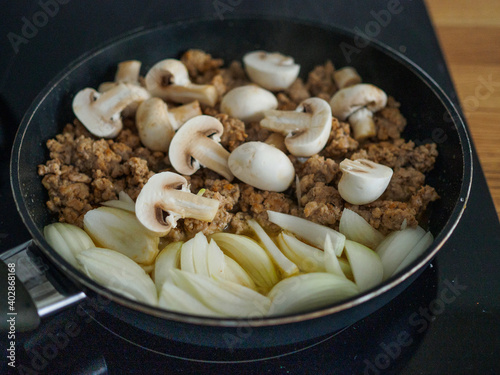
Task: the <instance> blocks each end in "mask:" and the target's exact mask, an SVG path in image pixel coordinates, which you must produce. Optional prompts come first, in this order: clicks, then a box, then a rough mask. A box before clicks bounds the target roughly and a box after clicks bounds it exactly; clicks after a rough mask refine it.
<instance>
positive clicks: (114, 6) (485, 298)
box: [0, 0, 500, 374]
mask: <svg viewBox="0 0 500 375" xmlns="http://www.w3.org/2000/svg"><path fill="white" fill-rule="evenodd" d="M65 2H66V3H65V4H59V3H56V2H55V0H54V1H51V0H47V1H41V2H38V1H9V2H3V4H2V11H1V14H0V122H1V126H0V163H1V164H0V202H1V203H0V212H1V214H0V215H1V216H0V251H4V250H6V249H9V248H10V247H12V246H14V245H17V244H19V243H21V242H22V241H23V240H25V239H27V238H29V235H28V233H27V231H26V230H25V229H24V227H23V225H22V223H21V221H20V219H19V217H18V216H17V213H16V210H15V206H14V203H13V201H12V197H11V195H10V189H9V181H8V179H9V172H8V159H9V153H10V145H11V143H12V139H13V137H14V134H15V131H16V129H17V125H18V124H19V122H20V120H21V118H22V116H23V114H24V112H25V111H26V109H27V108H28V106H29V105H30V104H31V102H32V101H33V100H34V98H35V97H36V95H37V93H38V92H39V91H40V90H41V89H42V88H43V87H44V86H45V85H46V84H47V83H48V82H49V81H50V80H51V79H52V78H53V77H54V76H55V75H56V74H57V73H58V72H59V71H61V70H62V69H63V68H64V67H65V66H66V65H68V64H69V63H70V62H71V61H73V60H75V59H76V58H77V57H79V56H80V55H82V54H83V53H85V52H87V51H89V50H91V49H93V48H95V47H97V46H99V45H101V44H103V43H104V42H107V41H109V40H111V39H113V38H116V37H118V36H120V35H122V34H124V33H127V32H130V31H132V30H137V29H141V28H144V27H150V26H154V25H156V24H161V23H168V22H174V21H177V20H183V19H193V18H217V17H219V18H220V17H222V18H228V17H241V16H244V15H249V14H253V13H255V14H268V15H281V16H284V17H289V18H299V19H306V20H315V21H317V22H320V23H330V24H335V25H339V26H342V27H345V28H347V29H350V30H356V28H359V29H361V30H363V29H364V28H365V27H366V25H367V24H368V23H369V22H371V21H373V20H374V19H375V18H374V14H378V12H380V11H381V10H384V9H388V6H390V4H391V2H390V1H370V2H366V1H348V0H345V1H312V0H303V1H272V2H264V1H251V0H221V1H212V0H209V1H182V2H181V1H175V2H174V1H151V0H150V1H141V2H138V1H135V2H134V1H131V0H122V1H109V0H107V1H106V0H103V1H82V0H71V1H67V0H66V1H65ZM42 3H43V4H45V5H44V6H42V5H41V4H42ZM54 4H56V5H54ZM392 4H394V3H392ZM400 6H401V7H402V11H401V12H400V13H399V14H397V15H393V16H391V19H390V20H389V21H388V22H387V24H386V25H385V26H384V27H381V28H380V32H379V33H378V34H377V35H376V39H378V40H380V41H382V42H384V43H386V44H388V45H389V46H391V47H392V48H394V49H395V50H399V51H401V52H403V53H404V54H405V55H407V56H408V57H410V58H411V59H412V60H414V61H415V62H416V63H417V64H418V65H420V66H421V67H423V69H424V70H426V71H427V72H428V73H429V74H430V76H431V77H433V78H434V79H435V80H436V81H437V82H438V83H439V84H440V85H441V86H442V88H443V90H444V91H445V92H447V93H448V94H449V95H450V97H451V99H452V100H454V101H455V102H457V97H456V94H455V91H454V88H453V85H452V82H451V80H450V78H449V74H448V72H447V69H446V65H445V63H444V60H443V57H442V54H441V52H440V50H439V45H438V43H437V40H436V38H435V35H434V33H433V30H432V25H431V24H430V21H429V19H428V16H427V12H426V10H425V7H424V5H423V4H422V2H421V1H416V0H415V1H410V0H406V1H401V2H400ZM44 7H45V8H46V9H50V12H51V13H53V16H47V20H46V24H45V25H44V26H40V27H37V28H36V30H33V29H32V30H31V34H30V30H27V29H26V30H24V31H25V33H24V35H23V25H26V21H25V20H24V19H23V18H25V19H26V20H28V21H34V17H35V18H36V19H38V21H39V22H42V23H43V22H44V18H43V15H40V14H39V13H40V12H45V13H46V14H47V13H49V12H48V11H46V10H44ZM47 7H49V8H47ZM37 14H38V16H37ZM9 33H13V34H16V35H18V36H19V37H22V38H25V41H26V43H22V44H19V45H18V49H19V50H18V52H17V53H16V51H15V50H14V48H13V46H12V44H11V42H10V41H9V37H8V35H9ZM13 34H10V35H11V37H12V35H13ZM35 34H36V35H35ZM270 37H272V36H270ZM457 104H458V103H457ZM475 161H476V164H475V172H474V184H473V189H472V192H471V199H470V202H469V204H468V208H467V210H466V212H465V214H464V217H463V219H462V221H461V223H460V224H459V226H458V227H457V229H456V230H455V233H454V235H453V236H452V238H451V239H450V241H449V242H448V244H447V245H446V246H445V247H444V248H443V249H442V250H441V251H440V253H439V255H438V256H437V258H436V259H435V261H434V262H433V263H432V266H431V267H429V268H428V269H427V270H426V271H425V272H424V273H423V274H422V276H421V277H420V278H419V279H418V280H417V281H416V282H415V283H414V284H412V286H411V287H409V288H408V289H407V290H406V291H405V292H404V293H403V294H402V295H401V296H399V297H398V298H396V299H395V300H393V301H392V302H391V303H389V304H388V305H387V306H385V307H384V308H383V309H381V310H379V311H378V312H376V313H375V314H372V315H371V316H369V317H367V318H366V319H364V320H362V321H360V322H359V323H357V324H355V325H353V326H351V327H349V328H348V329H347V330H345V331H343V332H342V333H339V334H338V335H337V336H336V337H334V338H329V339H327V338H324V339H325V340H326V341H324V342H323V343H320V344H318V345H316V346H314V347H312V348H309V349H306V350H303V351H301V352H299V353H295V354H292V355H288V356H285V357H280V358H276V359H273V360H267V361H262V362H256V363H248V364H240V365H224V366H220V365H215V364H210V365H206V364H200V363H194V362H186V361H182V360H177V359H173V358H169V357H164V356H160V355H157V354H154V353H151V352H147V351H145V350H142V349H138V348H136V347H135V346H133V345H131V344H127V343H126V342H125V341H122V340H121V339H119V338H117V337H115V336H113V335H112V334H110V333H109V332H107V331H106V330H105V329H103V328H102V327H100V326H98V325H96V324H95V323H94V322H92V321H90V320H88V319H84V318H82V317H81V316H79V315H77V314H76V313H75V310H72V309H70V310H68V311H66V312H63V313H61V314H59V315H56V316H55V317H54V318H52V319H51V320H49V321H47V322H45V323H44V325H43V326H42V327H40V329H39V330H38V331H37V332H35V333H32V334H25V335H24V336H22V337H21V338H20V342H19V348H18V355H19V358H18V359H19V361H20V362H19V363H21V364H26V365H27V366H29V365H30V363H31V362H30V361H32V358H33V353H34V352H35V351H34V349H36V348H38V349H39V350H41V349H43V347H44V340H47V334H46V333H47V332H49V331H50V330H51V329H60V327H61V326H63V327H64V324H66V323H67V322H68V321H69V320H71V319H74V320H76V322H77V324H78V326H79V327H80V328H81V329H82V332H81V333H80V334H79V335H78V337H77V338H75V339H73V340H72V341H71V342H70V343H69V344H68V346H67V347H65V348H64V350H63V349H61V350H60V351H61V353H59V355H58V356H57V358H56V359H54V360H53V361H51V363H50V364H48V365H47V367H45V370H44V371H43V373H45V372H49V373H54V374H56V373H57V374H65V373H68V374H71V373H79V370H77V369H76V367H75V366H77V365H76V363H79V364H78V366H77V367H79V368H80V369H82V368H86V370H89V369H90V368H94V369H95V371H94V372H93V373H96V374H97V373H106V372H105V371H108V373H112V374H123V373H149V374H152V373H186V374H187V373H200V372H201V371H202V369H203V371H204V372H207V373H221V372H222V373H259V374H263V373H269V374H281V373H282V374H286V373H290V374H292V373H300V374H308V373H319V374H327V373H328V374H329V373H342V374H343V373H363V371H365V370H366V371H369V372H368V373H376V372H375V371H379V370H378V369H376V370H367V366H369V365H368V364H369V363H374V361H375V360H376V358H377V356H378V355H380V353H387V351H384V350H385V349H384V347H385V348H386V349H387V348H388V347H389V348H390V347H391V344H394V343H395V342H396V343H397V342H398V341H400V342H401V345H399V346H400V352H399V353H397V355H394V358H393V359H392V358H391V360H390V364H389V365H388V368H387V369H386V371H385V372H388V373H401V374H415V373H420V374H446V373H448V374H494V373H500V361H499V360H498V357H497V353H498V352H499V350H500V341H499V340H500V319H499V313H500V303H499V301H500V298H499V297H498V295H499V293H500V280H499V277H498V269H499V268H500V253H499V250H500V226H499V224H498V218H497V216H496V213H495V210H494V209H493V203H492V201H491V197H490V195H489V192H488V190H487V187H486V183H485V180H484V176H483V174H482V171H481V169H480V166H479V163H478V162H477V158H475ZM450 283H451V284H452V285H465V286H466V287H467V288H466V289H465V290H464V291H462V292H460V294H459V295H458V296H457V298H456V299H455V300H454V301H453V302H452V303H450V304H448V305H446V306H445V309H444V310H443V311H442V312H440V313H439V314H437V313H436V314H435V315H433V316H430V319H428V320H427V319H425V318H423V316H424V315H425V311H424V310H425V309H428V308H429V306H430V304H431V302H432V300H433V299H435V298H436V297H437V296H439V295H440V294H441V293H442V292H443V290H446V289H448V290H449V288H450V287H449V285H450ZM421 309H424V310H421ZM422 319H423V320H422ZM425 322H427V323H426V324H425V325H424V323H425ZM54 327H56V328H54ZM58 327H59V328H58ZM405 333H408V334H409V338H408V337H406V336H405ZM131 337H133V334H132V333H131ZM2 339H3V338H2ZM405 339H406V340H405ZM402 343H409V344H408V345H402ZM2 345H3V344H2ZM384 345H385V346H384ZM3 348H4V347H3V346H2V359H0V363H2V364H3V366H4V367H3V368H6V367H5V364H4V363H3V362H2V361H4V358H5V357H4V355H3V353H4V349H3ZM392 348H393V354H394V353H395V352H396V349H395V346H394V345H392ZM387 350H389V349H387ZM187 356H188V355H187ZM3 368H0V372H2V371H1V370H2V369H3ZM70 368H71V370H70ZM370 371H371V372H370ZM380 372H382V371H380ZM40 373H42V372H40Z"/></svg>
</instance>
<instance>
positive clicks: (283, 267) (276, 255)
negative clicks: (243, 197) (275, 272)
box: [247, 220, 299, 277]
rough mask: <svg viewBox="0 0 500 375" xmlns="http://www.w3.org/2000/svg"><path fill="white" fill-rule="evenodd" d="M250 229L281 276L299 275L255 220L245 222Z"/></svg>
mask: <svg viewBox="0 0 500 375" xmlns="http://www.w3.org/2000/svg"><path fill="white" fill-rule="evenodd" d="M247 223H248V225H249V226H250V228H252V229H253V231H254V232H255V234H256V235H257V237H258V238H259V240H260V241H261V242H262V244H263V245H264V249H265V250H266V251H267V253H268V255H269V256H270V257H271V259H272V260H273V261H274V263H275V264H276V266H277V267H278V269H279V270H280V271H281V272H282V274H283V276H285V277H289V276H292V275H296V274H298V273H299V268H298V267H297V265H296V264H295V263H293V262H292V261H290V259H288V258H287V257H286V256H285V255H283V253H282V252H281V250H280V249H279V248H278V246H276V244H275V243H274V242H273V240H272V239H271V237H269V235H268V234H267V233H266V231H265V230H264V229H262V227H261V226H260V225H259V223H257V222H256V221H255V220H248V221H247Z"/></svg>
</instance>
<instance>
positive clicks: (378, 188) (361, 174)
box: [338, 159, 393, 204]
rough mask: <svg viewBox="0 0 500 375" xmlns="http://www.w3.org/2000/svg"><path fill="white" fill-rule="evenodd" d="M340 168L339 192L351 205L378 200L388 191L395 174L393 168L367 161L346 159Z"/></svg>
mask: <svg viewBox="0 0 500 375" xmlns="http://www.w3.org/2000/svg"><path fill="white" fill-rule="evenodd" d="M339 166H340V170H341V171H342V177H341V179H340V181H339V185H338V190H339V193H340V195H341V197H342V198H344V200H346V201H347V202H349V203H351V204H367V203H371V202H373V201H375V200H377V199H378V198H379V197H380V196H381V195H382V194H383V193H384V191H385V189H387V186H388V185H389V182H390V181H391V177H392V173H393V171H392V169H391V168H389V167H387V166H385V165H382V164H378V163H375V162H373V161H371V160H366V159H357V160H354V161H353V160H349V159H344V160H343V161H342V162H341V163H340V165H339Z"/></svg>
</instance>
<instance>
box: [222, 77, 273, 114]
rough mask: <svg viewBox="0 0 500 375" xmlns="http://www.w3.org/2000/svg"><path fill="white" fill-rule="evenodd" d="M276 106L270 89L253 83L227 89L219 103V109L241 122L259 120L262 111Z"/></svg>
mask: <svg viewBox="0 0 500 375" xmlns="http://www.w3.org/2000/svg"><path fill="white" fill-rule="evenodd" d="M276 108H278V100H277V99H276V97H275V96H274V94H273V93H272V92H270V91H267V90H264V89H263V88H261V87H258V86H254V85H247V86H240V87H236V88H234V89H232V90H231V91H229V92H228V93H227V94H226V95H224V97H223V98H222V101H221V103H220V110H221V112H223V113H227V114H228V115H229V116H232V117H236V118H237V119H240V120H241V121H243V122H252V121H260V120H261V119H262V118H263V117H264V113H263V112H264V111H265V110H268V109H276Z"/></svg>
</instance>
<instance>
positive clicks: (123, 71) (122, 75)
mask: <svg viewBox="0 0 500 375" xmlns="http://www.w3.org/2000/svg"><path fill="white" fill-rule="evenodd" d="M140 70H141V62H140V61H137V60H129V61H122V62H121V63H119V64H118V69H117V71H116V74H115V82H124V83H137V82H138V81H139V73H140Z"/></svg>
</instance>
